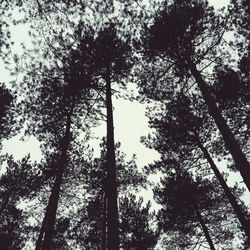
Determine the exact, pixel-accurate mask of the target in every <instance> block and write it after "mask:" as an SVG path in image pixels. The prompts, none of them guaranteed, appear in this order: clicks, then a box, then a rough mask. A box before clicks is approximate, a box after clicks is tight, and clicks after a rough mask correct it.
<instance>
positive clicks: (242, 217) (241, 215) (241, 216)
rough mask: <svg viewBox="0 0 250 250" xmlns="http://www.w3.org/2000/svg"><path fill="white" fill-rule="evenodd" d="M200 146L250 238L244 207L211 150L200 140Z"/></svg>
mask: <svg viewBox="0 0 250 250" xmlns="http://www.w3.org/2000/svg"><path fill="white" fill-rule="evenodd" d="M198 147H199V148H200V149H201V151H202V152H203V154H204V157H205V158H206V159H207V161H208V163H209V165H210V166H211V168H212V170H213V171H214V174H215V176H216V178H217V179H218V180H219V182H220V185H221V186H222V188H223V190H224V192H225V194H226V196H227V198H228V200H229V202H230V204H231V205H232V207H233V210H234V212H235V214H236V216H237V218H238V220H239V222H240V224H241V226H242V228H243V230H244V231H245V234H246V236H247V237H248V239H250V221H248V220H247V219H246V217H245V215H244V213H243V211H242V208H241V207H240V205H239V204H238V203H237V201H236V199H235V197H234V195H233V194H232V191H231V190H230V188H229V187H228V185H227V183H226V181H225V180H224V178H223V176H222V175H221V173H220V171H219V169H218V168H217V166H216V164H215V163H214V161H213V159H212V157H211V156H210V154H209V152H208V151H207V149H206V148H205V147H204V146H203V145H202V143H201V142H200V141H199V142H198Z"/></svg>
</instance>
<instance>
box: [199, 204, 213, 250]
mask: <svg viewBox="0 0 250 250" xmlns="http://www.w3.org/2000/svg"><path fill="white" fill-rule="evenodd" d="M195 212H196V215H197V218H198V221H199V223H200V225H201V228H202V231H203V233H204V235H205V238H206V240H207V243H208V244H209V247H210V249H211V250H215V247H214V243H213V241H212V238H211V236H210V234H209V231H208V228H207V226H206V223H205V221H204V220H203V218H202V215H201V213H200V211H199V209H198V207H197V206H195Z"/></svg>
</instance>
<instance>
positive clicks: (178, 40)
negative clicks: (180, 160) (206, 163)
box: [147, 1, 250, 190]
mask: <svg viewBox="0 0 250 250" xmlns="http://www.w3.org/2000/svg"><path fill="white" fill-rule="evenodd" d="M226 22H228V23H230V20H229V17H226V18H222V16H220V15H219V16H216V15H215V13H214V11H213V8H212V7H209V5H208V2H207V1H193V2H192V3H190V2H189V1H175V2H174V3H173V4H171V5H167V4H165V6H164V7H163V10H161V11H160V12H159V13H158V15H157V16H156V18H155V21H154V24H153V25H152V26H151V27H150V28H149V33H148V37H147V53H148V54H149V55H150V56H151V57H152V55H153V56H155V55H156V56H159V57H160V58H161V57H162V56H163V57H165V59H163V61H164V60H166V62H168V66H167V68H166V69H165V72H163V74H165V73H166V71H170V70H169V69H171V70H172V73H173V74H174V75H175V76H177V77H182V78H183V77H185V76H187V77H188V76H192V77H193V78H194V79H195V82H196V86H197V88H198V89H199V91H200V92H201V94H202V97H203V99H204V101H205V103H206V105H207V107H208V111H209V114H210V115H211V116H212V117H213V119H214V121H215V123H216V125H217V127H218V129H219V130H220V132H221V134H222V136H223V139H224V141H225V146H226V148H227V149H228V150H229V152H230V154H231V155H232V157H233V159H234V161H235V165H236V167H237V169H238V170H239V171H240V173H241V175H242V178H243V180H244V182H245V184H246V185H247V187H248V189H249V190H250V181H249V180H250V167H249V163H248V160H247V158H246V156H245V154H244V153H243V151H242V149H241V147H240V145H239V143H238V142H237V140H236V139H235V136H234V135H233V133H232V131H231V129H230V128H229V126H228V124H227V122H226V120H225V118H224V117H223V116H222V114H221V110H220V109H219V108H218V106H217V104H216V102H215V100H214V97H213V95H212V94H211V91H210V89H209V86H208V83H207V82H206V79H205V77H204V75H203V74H202V70H199V69H198V68H199V67H200V65H202V64H201V62H202V61H204V59H206V58H207V57H210V58H209V60H210V61H213V60H214V59H215V58H216V48H217V47H218V45H219V44H220V43H221V40H222V37H223V34H224V32H225V30H226V28H227V26H226ZM215 61H216V60H215ZM206 67H207V66H206ZM206 67H205V68H206Z"/></svg>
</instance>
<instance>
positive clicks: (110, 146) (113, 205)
mask: <svg viewBox="0 0 250 250" xmlns="http://www.w3.org/2000/svg"><path fill="white" fill-rule="evenodd" d="M106 108H107V162H106V163H107V187H106V188H107V249H108V250H118V249H119V233H118V226H119V222H118V205H117V182H116V162H115V143H114V125H113V106H112V93H111V79H110V72H109V70H108V72H107V75H106Z"/></svg>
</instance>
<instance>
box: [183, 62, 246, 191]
mask: <svg viewBox="0 0 250 250" xmlns="http://www.w3.org/2000/svg"><path fill="white" fill-rule="evenodd" d="M188 65H189V67H190V71H191V73H192V75H193V76H194V78H195V80H196V83H197V85H198V87H199V89H200V91H201V93H202V95H203V98H204V100H205V102H206V104H207V106H208V111H209V113H210V115H211V116H212V117H213V118H214V121H215V123H216V125H217V127H218V129H219V130H220V132H221V134H222V137H223V139H224V141H225V145H226V148H227V149H228V150H229V152H230V154H231V155H232V157H233V159H234V162H235V165H236V168H237V169H238V170H239V171H240V173H241V176H242V178H243V180H244V182H245V184H246V186H247V188H248V190H249V191H250V165H249V162H248V161H247V158H246V156H245V154H244V153H243V152H242V150H241V147H240V145H239V144H238V142H237V141H236V139H235V137H234V135H233V133H232V131H231V130H230V128H229V127H228V125H227V123H226V121H225V119H224V118H223V116H222V114H221V111H220V110H219V108H218V107H217V105H216V102H215V100H214V98H213V96H212V95H211V93H210V90H209V88H208V86H207V84H206V83H205V81H204V80H203V78H202V76H201V74H200V72H199V71H198V70H197V68H196V66H195V64H194V63H193V62H191V61H189V62H188Z"/></svg>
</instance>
